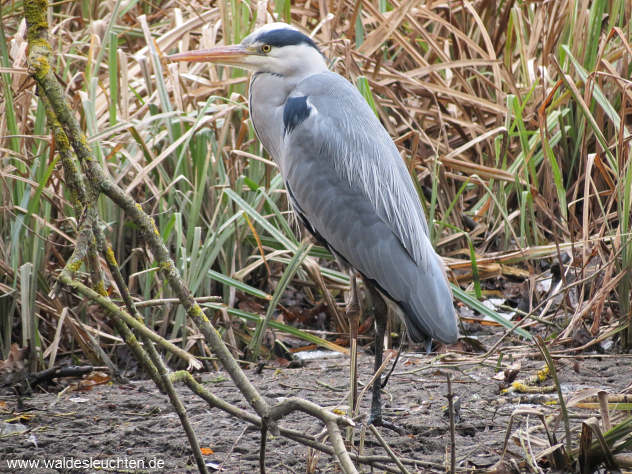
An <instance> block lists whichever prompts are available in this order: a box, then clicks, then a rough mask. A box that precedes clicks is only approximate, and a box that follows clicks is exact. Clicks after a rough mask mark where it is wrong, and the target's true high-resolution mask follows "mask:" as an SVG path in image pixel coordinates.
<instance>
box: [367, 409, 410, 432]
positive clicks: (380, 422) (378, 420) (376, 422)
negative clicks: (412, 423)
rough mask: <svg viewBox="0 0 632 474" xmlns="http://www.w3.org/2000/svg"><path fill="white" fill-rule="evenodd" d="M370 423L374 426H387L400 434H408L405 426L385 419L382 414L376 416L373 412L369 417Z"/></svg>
mask: <svg viewBox="0 0 632 474" xmlns="http://www.w3.org/2000/svg"><path fill="white" fill-rule="evenodd" d="M369 424H370V425H373V426H381V427H382V428H387V429H389V430H391V431H394V432H395V433H397V434H400V435H405V434H406V430H405V429H404V428H402V427H401V426H398V425H396V424H395V423H392V422H390V421H387V420H385V419H384V418H382V415H379V417H374V416H373V414H371V417H370V418H369Z"/></svg>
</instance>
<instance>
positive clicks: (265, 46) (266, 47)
mask: <svg viewBox="0 0 632 474" xmlns="http://www.w3.org/2000/svg"><path fill="white" fill-rule="evenodd" d="M259 49H261V52H262V53H266V54H267V53H269V52H270V51H271V50H272V46H270V45H269V44H262V45H261V48H259Z"/></svg>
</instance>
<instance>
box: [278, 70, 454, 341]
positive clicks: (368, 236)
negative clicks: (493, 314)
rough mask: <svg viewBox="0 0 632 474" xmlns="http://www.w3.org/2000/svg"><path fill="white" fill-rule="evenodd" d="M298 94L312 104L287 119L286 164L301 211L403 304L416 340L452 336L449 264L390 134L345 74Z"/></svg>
mask: <svg viewBox="0 0 632 474" xmlns="http://www.w3.org/2000/svg"><path fill="white" fill-rule="evenodd" d="M296 99H297V100H295V101H294V105H291V106H290V107H298V105H297V104H298V100H301V101H303V103H304V104H305V105H306V106H307V107H308V108H309V110H308V113H305V110H304V109H303V114H302V116H301V117H299V118H300V120H294V121H293V122H292V121H291V120H290V119H291V118H293V117H294V114H287V116H286V117H284V118H287V119H288V120H287V121H286V120H284V122H285V123H286V135H285V138H284V140H283V142H282V144H281V156H280V168H281V172H282V173H283V177H284V179H285V181H286V184H287V187H288V191H289V193H290V196H291V200H292V201H293V204H294V206H295V208H296V210H297V212H298V213H299V214H301V215H302V217H303V218H304V219H305V220H306V221H308V223H309V227H311V229H310V230H312V232H313V233H315V234H317V235H318V236H319V237H320V238H321V239H323V240H324V241H326V242H327V245H328V246H330V247H331V248H332V249H333V250H334V251H335V252H336V253H338V254H339V255H341V256H342V257H343V258H344V259H345V260H346V261H347V262H349V264H351V266H353V267H354V268H355V269H357V270H358V271H359V272H360V273H362V275H363V276H364V277H365V278H368V279H370V280H372V281H373V282H375V283H376V284H377V285H378V287H379V288H381V289H382V291H384V292H385V293H386V294H387V296H388V297H389V298H391V299H392V300H393V301H395V302H396V303H398V304H399V306H400V307H401V308H402V309H403V311H404V313H405V314H406V322H407V326H408V329H409V332H410V334H411V336H412V337H413V339H414V340H417V341H420V340H423V339H425V337H426V336H430V337H433V338H437V339H439V340H442V341H444V342H453V341H454V340H455V339H456V336H457V328H456V318H455V314H454V308H453V306H452V296H451V292H450V290H449V287H448V284H447V280H446V278H445V274H444V272H443V267H442V263H441V262H440V260H439V257H438V256H437V255H436V253H435V252H434V250H433V249H432V246H431V244H430V241H429V239H428V227H427V223H426V220H425V216H424V214H423V210H422V208H421V205H420V203H419V200H418V197H417V193H416V192H415V189H414V186H413V183H412V180H411V178H410V176H409V174H408V170H407V169H406V167H405V166H404V164H403V162H402V160H401V158H400V156H399V154H398V152H397V148H396V147H395V145H394V144H393V142H392V140H391V139H390V137H389V136H388V134H387V132H386V131H385V130H384V128H383V127H382V125H381V124H380V123H379V121H378V120H377V118H376V117H375V115H374V114H373V112H372V111H371V109H370V108H369V107H368V105H367V104H366V102H365V101H364V99H363V98H362V96H361V95H360V94H359V93H358V92H357V90H356V89H355V88H354V87H353V86H352V85H351V84H349V83H348V82H347V81H346V80H344V79H343V78H342V77H340V76H338V75H337V74H334V73H326V74H319V75H317V76H311V77H310V78H308V79H307V80H305V81H303V83H301V84H300V85H299V87H297V90H296ZM290 103H291V100H290V101H288V104H290ZM287 110H288V105H286V112H287ZM288 124H291V130H290V129H289V127H287V125H288Z"/></svg>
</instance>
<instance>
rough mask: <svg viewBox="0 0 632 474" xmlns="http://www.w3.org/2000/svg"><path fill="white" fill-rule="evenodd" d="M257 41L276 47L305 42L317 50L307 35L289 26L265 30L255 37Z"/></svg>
mask: <svg viewBox="0 0 632 474" xmlns="http://www.w3.org/2000/svg"><path fill="white" fill-rule="evenodd" d="M257 41H261V42H262V43H265V44H269V45H270V46H276V47H277V48H280V47H282V46H292V45H297V44H302V43H305V44H307V45H309V46H311V47H313V48H315V49H317V50H318V46H316V43H314V41H313V40H312V39H311V38H310V37H309V36H307V35H304V34H303V33H301V32H300V31H296V30H292V29H290V28H286V29H279V30H271V31H266V32H265V33H261V34H260V35H259V36H258V37H257ZM319 51H320V50H319Z"/></svg>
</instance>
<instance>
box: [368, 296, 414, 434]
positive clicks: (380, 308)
mask: <svg viewBox="0 0 632 474" xmlns="http://www.w3.org/2000/svg"><path fill="white" fill-rule="evenodd" d="M367 286H368V287H369V291H370V292H371V299H372V300H373V304H374V305H375V363H374V365H373V367H374V369H373V370H374V372H377V371H378V370H379V369H380V367H381V366H382V356H383V353H384V336H385V333H386V323H387V322H388V310H387V307H386V303H385V302H384V300H383V299H382V295H380V293H379V291H377V290H376V289H375V288H374V287H373V285H371V284H368V285H367ZM400 352H401V348H400ZM397 357H398V358H399V353H398V354H397ZM395 362H397V360H396V361H395ZM391 372H392V371H391ZM389 376H390V373H389V374H388V376H387V378H388V377H389ZM385 382H386V381H385ZM382 387H383V384H382V376H381V375H379V376H378V377H376V379H375V381H374V382H373V387H372V395H373V397H372V399H371V416H370V417H369V423H370V424H373V425H375V426H382V427H384V428H388V429H391V430H393V431H395V432H397V433H400V434H403V433H405V431H404V430H403V429H402V428H400V427H399V426H397V425H395V424H394V423H391V422H390V421H387V420H385V419H384V418H383V417H382V400H381V393H380V392H381V390H382Z"/></svg>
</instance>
